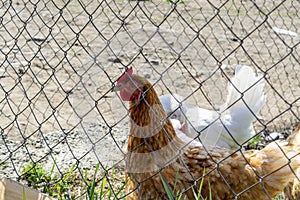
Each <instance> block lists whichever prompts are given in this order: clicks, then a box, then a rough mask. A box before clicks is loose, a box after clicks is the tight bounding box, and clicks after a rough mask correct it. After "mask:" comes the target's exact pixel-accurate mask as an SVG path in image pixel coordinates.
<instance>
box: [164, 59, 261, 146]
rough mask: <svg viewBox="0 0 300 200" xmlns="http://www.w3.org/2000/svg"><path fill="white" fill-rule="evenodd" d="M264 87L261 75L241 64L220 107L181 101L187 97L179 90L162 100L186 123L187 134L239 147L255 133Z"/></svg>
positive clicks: (171, 114)
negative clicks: (202, 105)
mask: <svg viewBox="0 0 300 200" xmlns="http://www.w3.org/2000/svg"><path fill="white" fill-rule="evenodd" d="M263 89H264V79H263V76H262V75H258V76H256V74H255V73H254V71H253V69H252V68H251V67H248V66H241V65H238V66H237V67H236V69H235V76H234V77H233V78H231V79H230V81H229V83H228V87H227V90H228V95H227V100H226V102H225V103H224V104H223V105H222V106H221V109H220V111H215V110H207V109H203V108H199V107H197V106H194V105H191V104H185V103H182V100H183V99H184V98H183V97H181V96H180V95H178V94H173V95H171V94H167V95H163V96H160V100H161V102H162V105H163V107H164V109H165V110H166V112H167V114H168V115H169V117H170V118H173V119H177V120H179V121H180V122H181V124H183V125H184V126H185V128H184V129H183V128H181V129H182V130H183V131H184V133H185V134H186V135H187V136H188V137H191V138H197V137H199V138H200V140H201V142H202V144H203V145H210V146H220V147H225V148H231V149H236V148H239V147H240V145H243V144H244V143H245V142H246V141H248V140H249V139H250V138H252V137H253V136H254V135H255V131H254V128H253V122H255V121H256V119H257V116H258V113H259V112H260V110H261V108H262V106H263V105H264V103H265V100H266V95H265V94H264V91H263Z"/></svg>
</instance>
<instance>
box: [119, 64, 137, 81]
mask: <svg viewBox="0 0 300 200" xmlns="http://www.w3.org/2000/svg"><path fill="white" fill-rule="evenodd" d="M132 73H133V69H132V67H129V68H127V70H126V71H125V72H124V73H123V74H122V76H120V78H118V80H117V82H118V83H120V82H122V81H124V80H125V79H126V78H128V77H129V76H132Z"/></svg>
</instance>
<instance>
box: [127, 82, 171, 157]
mask: <svg viewBox="0 0 300 200" xmlns="http://www.w3.org/2000/svg"><path fill="white" fill-rule="evenodd" d="M143 91H146V92H144V95H143V97H142V98H141V100H140V101H138V102H136V101H131V102H130V122H131V127H130V135H129V139H128V147H127V150H128V151H131V152H136V153H145V152H152V151H156V150H159V149H161V148H163V147H165V146H166V145H168V144H170V142H172V140H173V139H174V138H175V136H176V133H175V131H174V129H173V127H172V124H171V122H170V120H169V119H168V118H167V115H166V113H165V111H164V109H163V107H162V104H161V103H160V100H159V98H158V95H157V94H156V92H155V90H154V88H153V87H152V86H151V85H147V84H146V85H145V86H144V88H143Z"/></svg>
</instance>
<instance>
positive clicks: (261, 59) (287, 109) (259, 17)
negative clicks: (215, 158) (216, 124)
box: [0, 0, 300, 198]
mask: <svg viewBox="0 0 300 200" xmlns="http://www.w3.org/2000/svg"><path fill="white" fill-rule="evenodd" d="M299 9H300V2H299V1H240V0H238V1H208V0H201V1H185V0H181V1H176V2H175V1H173V0H170V1H169V0H152V1H125V0H124V1H123V0H118V1H110V0H103V1H100V0H92V1H90V0H63V1H47V0H34V1H31V0H29V1H26V0H20V1H8V0H7V1H1V2H0V21H1V23H0V45H1V48H0V61H1V62H0V116H1V120H0V130H1V140H0V149H1V152H0V166H1V168H2V169H1V174H4V175H5V176H7V177H10V178H14V179H17V180H22V179H23V177H24V176H25V175H24V170H23V168H24V166H25V165H26V164H27V163H34V164H37V163H38V164H41V165H42V166H43V167H44V168H45V169H46V170H48V171H51V169H53V171H54V173H55V174H57V175H58V176H56V178H55V181H54V183H53V184H57V183H58V182H59V181H60V180H63V181H65V182H67V181H66V180H65V175H66V174H67V173H68V172H70V169H71V167H72V166H75V169H74V172H72V174H73V175H74V176H75V177H76V180H77V181H79V182H80V184H78V185H76V186H74V185H73V186H69V187H68V188H66V192H63V193H64V195H65V196H64V197H62V196H61V197H60V198H81V197H82V196H84V195H85V194H86V192H87V191H88V184H87V179H88V178H85V177H86V173H87V174H88V175H87V177H90V176H91V174H90V173H91V172H93V171H95V166H96V163H100V166H101V167H100V169H101V171H103V172H105V173H104V175H103V176H102V175H101V179H100V180H99V181H102V180H103V178H104V177H106V178H107V180H108V182H109V184H110V185H112V186H114V187H116V188H118V187H120V186H119V183H120V182H122V181H124V180H122V179H121V178H120V177H118V178H117V180H115V179H113V178H112V177H111V176H109V175H108V174H111V173H113V172H112V171H114V170H116V171H120V173H121V174H122V171H123V170H124V157H125V154H126V151H125V149H126V138H127V133H128V131H129V126H128V110H127V105H126V103H123V102H122V101H120V99H119V98H118V96H116V95H115V94H114V93H111V92H110V90H111V88H112V85H113V83H114V82H115V81H116V79H117V78H118V77H119V76H120V75H121V73H122V71H124V69H125V68H126V67H128V66H133V67H134V68H135V70H136V73H137V74H140V75H142V76H144V77H147V78H148V79H149V81H150V82H151V83H153V84H154V87H155V89H156V91H157V92H158V93H159V94H166V93H178V94H180V95H182V96H184V97H185V98H186V101H187V102H190V103H193V104H195V105H198V106H199V107H204V108H207V109H213V110H218V109H219V107H220V105H222V103H224V101H225V98H226V95H227V90H226V88H227V82H228V81H229V80H230V77H232V76H233V73H234V66H235V65H237V64H240V65H248V66H251V67H252V68H253V69H255V71H256V72H257V73H260V74H264V79H265V82H266V85H265V93H266V95H267V102H266V103H265V105H264V107H263V109H262V111H261V114H260V115H261V116H258V118H259V119H260V120H258V121H257V122H256V123H255V130H256V132H258V133H264V134H265V135H267V133H270V132H275V131H277V132H280V133H282V132H284V133H287V134H288V133H289V132H290V130H291V129H292V128H293V127H294V125H295V124H296V122H298V121H299V116H300V109H299V108H300V101H299V99H300V90H299V86H300V81H299V78H298V77H299V74H300V53H299V52H300V50H299V48H300V45H299V43H300V36H299V34H300V30H299V27H300V17H299ZM43 184H45V183H40V185H36V187H38V186H41V185H42V186H43ZM48 184H51V183H48ZM112 191H113V193H114V194H113V195H116V193H117V191H115V190H112ZM125 196H126V195H125ZM118 198H119V197H118Z"/></svg>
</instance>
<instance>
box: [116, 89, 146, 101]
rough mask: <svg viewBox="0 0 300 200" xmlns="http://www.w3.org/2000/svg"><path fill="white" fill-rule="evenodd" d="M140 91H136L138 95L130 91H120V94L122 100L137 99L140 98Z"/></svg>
mask: <svg viewBox="0 0 300 200" xmlns="http://www.w3.org/2000/svg"><path fill="white" fill-rule="evenodd" d="M141 95H142V92H138V95H135V94H134V93H132V92H127V91H121V92H120V96H121V99H122V100H123V101H134V100H136V101H139V100H140V98H141Z"/></svg>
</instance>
